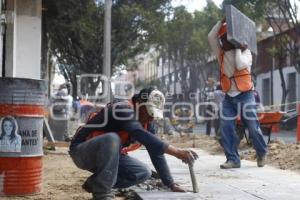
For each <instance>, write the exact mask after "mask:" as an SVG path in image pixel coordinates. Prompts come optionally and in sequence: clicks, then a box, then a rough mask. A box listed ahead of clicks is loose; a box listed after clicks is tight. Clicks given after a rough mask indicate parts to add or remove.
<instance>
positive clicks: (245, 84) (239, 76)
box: [220, 50, 253, 93]
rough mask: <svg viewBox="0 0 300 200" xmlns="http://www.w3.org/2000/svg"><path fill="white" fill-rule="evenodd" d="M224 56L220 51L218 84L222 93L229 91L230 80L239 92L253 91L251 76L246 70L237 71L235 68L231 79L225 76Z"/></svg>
mask: <svg viewBox="0 0 300 200" xmlns="http://www.w3.org/2000/svg"><path fill="white" fill-rule="evenodd" d="M224 55H225V52H224V51H223V50H221V52H220V61H221V63H220V83H221V88H222V90H223V92H225V93H226V92H228V91H229V90H230V89H231V80H233V81H234V83H235V85H236V88H237V89H238V91H240V92H247V91H250V90H252V89H253V82H252V78H251V74H250V72H249V71H248V70H247V69H242V70H237V69H236V68H235V71H234V74H233V76H232V77H228V76H226V74H225V73H224Z"/></svg>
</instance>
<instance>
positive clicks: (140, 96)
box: [137, 87, 155, 102]
mask: <svg viewBox="0 0 300 200" xmlns="http://www.w3.org/2000/svg"><path fill="white" fill-rule="evenodd" d="M153 90H155V88H154V87H149V88H144V89H142V90H141V91H140V93H139V94H138V96H137V100H138V101H141V102H147V101H148V98H149V95H150V94H151V92H152V91H153Z"/></svg>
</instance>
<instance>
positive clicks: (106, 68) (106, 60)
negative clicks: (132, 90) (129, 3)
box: [103, 0, 112, 103]
mask: <svg viewBox="0 0 300 200" xmlns="http://www.w3.org/2000/svg"><path fill="white" fill-rule="evenodd" d="M111 7H112V0H105V12H104V49H103V52H104V54H103V55H104V57H103V75H104V76H106V77H107V79H108V80H106V83H104V88H107V91H106V97H105V99H104V100H105V103H108V102H110V100H111V82H110V78H111ZM105 84H108V85H107V87H105Z"/></svg>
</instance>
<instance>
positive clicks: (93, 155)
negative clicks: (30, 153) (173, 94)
mask: <svg viewBox="0 0 300 200" xmlns="http://www.w3.org/2000/svg"><path fill="white" fill-rule="evenodd" d="M164 102H165V98H164V95H163V94H162V93H161V92H160V91H158V90H156V89H154V88H145V89H143V90H141V92H140V93H139V94H138V95H137V96H135V97H134V98H132V101H131V102H129V101H119V102H112V103H109V104H107V105H106V107H105V108H103V109H102V110H101V111H99V112H98V113H96V114H95V115H94V116H93V117H91V118H90V119H89V120H88V122H87V124H86V125H85V126H82V127H79V129H78V130H77V132H76V134H75V136H74V138H73V140H72V142H71V145H70V155H71V157H72V159H73V161H74V163H75V164H76V166H77V167H78V168H80V169H84V170H88V171H90V172H92V173H93V175H91V176H90V177H89V178H88V179H87V180H86V181H85V183H84V184H83V186H82V187H83V189H85V190H86V191H87V192H90V193H93V199H104V200H110V199H113V198H114V197H113V195H112V194H111V189H112V188H126V187H129V186H132V185H136V184H139V183H142V182H144V181H145V180H147V179H148V178H149V177H150V176H151V170H150V169H149V168H148V167H147V166H146V165H145V164H144V163H142V162H140V161H139V160H137V159H134V158H132V157H130V156H128V154H127V152H128V151H130V150H134V149H136V148H138V147H139V146H140V145H144V146H145V147H146V149H147V151H148V153H149V155H150V158H151V161H152V163H153V165H154V167H155V169H156V171H157V173H158V174H159V176H160V178H161V180H162V182H163V183H164V184H165V185H166V186H168V187H169V188H170V189H171V190H172V191H174V192H185V190H184V189H183V188H182V187H181V186H179V185H178V184H176V183H175V182H174V180H173V178H172V176H171V174H170V170H169V167H168V165H167V162H166V159H165V157H164V154H165V153H167V154H170V155H172V156H175V157H177V158H178V159H181V160H182V161H183V162H185V163H188V162H193V161H194V160H196V159H197V158H198V155H197V154H196V153H195V152H194V151H192V150H184V149H179V148H176V147H173V146H171V145H169V144H167V143H165V142H163V141H161V140H160V139H159V138H157V137H156V136H155V135H153V133H151V131H148V130H149V129H148V126H149V125H150V124H151V122H152V121H153V119H154V118H162V117H163V106H164ZM137 142H138V143H137Z"/></svg>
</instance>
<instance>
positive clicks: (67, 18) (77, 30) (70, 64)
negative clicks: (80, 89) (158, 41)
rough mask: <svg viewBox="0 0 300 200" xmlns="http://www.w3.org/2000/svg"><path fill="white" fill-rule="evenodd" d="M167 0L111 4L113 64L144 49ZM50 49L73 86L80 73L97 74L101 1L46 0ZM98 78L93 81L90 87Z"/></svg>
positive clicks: (122, 0) (118, 0)
mask: <svg viewBox="0 0 300 200" xmlns="http://www.w3.org/2000/svg"><path fill="white" fill-rule="evenodd" d="M169 1H170V0H153V1H146V0H115V1H113V6H112V66H113V67H116V66H119V65H122V64H126V62H127V60H128V58H131V57H133V56H135V55H137V54H138V53H140V52H142V51H144V50H146V49H147V48H148V46H149V45H150V44H151V41H153V40H152V39H151V38H152V37H153V35H154V34H155V32H156V29H155V27H156V26H158V25H157V24H159V23H160V22H161V21H163V20H164V16H165V14H166V13H167V10H168V8H169ZM44 7H45V8H46V12H45V17H46V24H47V28H46V30H47V35H48V39H49V44H50V45H49V46H50V50H51V51H50V53H51V54H52V55H53V56H55V57H56V59H57V61H58V62H59V63H60V64H61V69H62V72H63V73H64V75H65V77H67V79H69V81H71V82H72V84H73V85H75V86H76V76H77V75H80V74H82V73H92V74H96V73H98V74H100V73H102V63H103V53H102V52H103V29H104V5H103V3H101V1H95V0H64V1H57V0H45V1H44ZM98 83H99V82H98V81H92V82H91V83H90V84H91V85H94V87H92V88H93V89H94V88H95V87H96V86H97V85H98Z"/></svg>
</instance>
